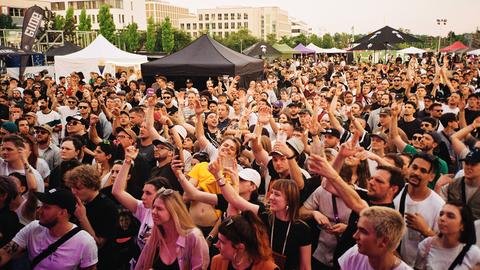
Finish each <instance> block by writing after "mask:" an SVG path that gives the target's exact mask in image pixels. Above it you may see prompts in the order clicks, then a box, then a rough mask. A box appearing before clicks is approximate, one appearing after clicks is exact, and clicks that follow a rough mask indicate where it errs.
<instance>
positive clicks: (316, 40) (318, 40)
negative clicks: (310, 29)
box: [308, 34, 322, 47]
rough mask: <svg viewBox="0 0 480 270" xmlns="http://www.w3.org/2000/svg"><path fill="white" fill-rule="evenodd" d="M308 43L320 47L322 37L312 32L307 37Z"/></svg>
mask: <svg viewBox="0 0 480 270" xmlns="http://www.w3.org/2000/svg"><path fill="white" fill-rule="evenodd" d="M308 43H313V44H315V45H317V46H318V47H321V46H322V38H321V37H319V36H317V35H316V34H312V35H311V36H310V37H309V38H308Z"/></svg>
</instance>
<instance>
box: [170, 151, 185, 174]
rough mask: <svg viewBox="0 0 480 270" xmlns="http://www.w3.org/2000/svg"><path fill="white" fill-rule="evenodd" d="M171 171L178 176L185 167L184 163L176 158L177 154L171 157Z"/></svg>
mask: <svg viewBox="0 0 480 270" xmlns="http://www.w3.org/2000/svg"><path fill="white" fill-rule="evenodd" d="M171 167H172V171H173V173H174V174H175V176H177V178H178V176H179V175H180V174H182V173H183V168H184V167H185V164H184V162H183V161H182V160H180V159H178V156H174V157H173V159H172V164H171Z"/></svg>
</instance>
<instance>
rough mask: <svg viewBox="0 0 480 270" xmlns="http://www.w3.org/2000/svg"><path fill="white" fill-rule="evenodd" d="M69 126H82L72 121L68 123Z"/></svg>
mask: <svg viewBox="0 0 480 270" xmlns="http://www.w3.org/2000/svg"><path fill="white" fill-rule="evenodd" d="M67 125H68V126H76V125H80V122H77V121H70V122H68V123H67Z"/></svg>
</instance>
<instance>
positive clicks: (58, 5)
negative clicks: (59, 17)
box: [52, 2, 65, 11]
mask: <svg viewBox="0 0 480 270" xmlns="http://www.w3.org/2000/svg"><path fill="white" fill-rule="evenodd" d="M57 10H65V2H57V3H52V11H57Z"/></svg>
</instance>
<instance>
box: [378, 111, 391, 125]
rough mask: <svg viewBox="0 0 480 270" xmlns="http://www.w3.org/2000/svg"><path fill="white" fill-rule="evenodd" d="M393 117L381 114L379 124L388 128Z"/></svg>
mask: <svg viewBox="0 0 480 270" xmlns="http://www.w3.org/2000/svg"><path fill="white" fill-rule="evenodd" d="M391 119H392V117H391V116H390V115H388V114H380V118H379V121H378V122H379V123H380V125H381V126H382V127H385V126H388V125H389V124H390V120H391Z"/></svg>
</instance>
